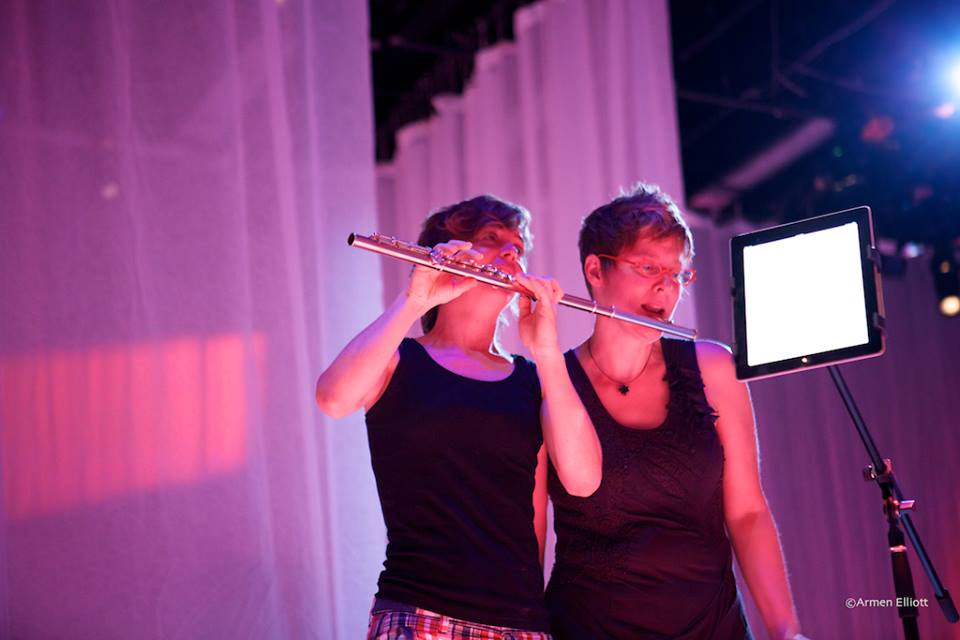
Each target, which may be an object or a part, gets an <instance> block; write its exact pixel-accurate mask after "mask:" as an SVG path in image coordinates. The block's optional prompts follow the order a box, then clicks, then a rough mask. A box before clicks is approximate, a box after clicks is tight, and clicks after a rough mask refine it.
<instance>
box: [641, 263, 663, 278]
mask: <svg viewBox="0 0 960 640" xmlns="http://www.w3.org/2000/svg"><path fill="white" fill-rule="evenodd" d="M640 272H641V273H642V274H643V275H645V276H657V275H660V267H659V266H658V265H655V264H642V265H640Z"/></svg>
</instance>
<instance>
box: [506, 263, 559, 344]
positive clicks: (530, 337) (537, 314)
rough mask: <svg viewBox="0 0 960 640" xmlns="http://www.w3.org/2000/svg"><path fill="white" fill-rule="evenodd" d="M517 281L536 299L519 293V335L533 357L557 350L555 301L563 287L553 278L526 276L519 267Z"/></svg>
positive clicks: (557, 299)
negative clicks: (534, 299)
mask: <svg viewBox="0 0 960 640" xmlns="http://www.w3.org/2000/svg"><path fill="white" fill-rule="evenodd" d="M515 278H516V282H517V284H519V285H520V286H521V287H523V288H524V289H526V290H527V291H529V292H530V293H532V294H533V295H534V296H535V297H536V299H537V300H536V302H534V301H533V300H531V299H530V298H529V297H527V296H525V295H521V296H520V302H519V304H520V327H519V328H520V339H521V340H522V341H523V344H524V345H525V346H526V347H527V349H529V350H530V354H531V355H532V356H533V358H534V360H536V359H538V357H539V356H541V355H548V356H550V355H556V354H559V353H560V346H559V340H558V337H557V303H558V302H559V301H560V298H562V297H563V289H561V288H560V285H559V283H557V281H556V280H551V279H549V278H538V277H536V276H529V275H527V274H525V273H523V272H522V271H518V272H517V274H516V276H515Z"/></svg>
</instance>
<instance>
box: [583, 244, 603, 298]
mask: <svg viewBox="0 0 960 640" xmlns="http://www.w3.org/2000/svg"><path fill="white" fill-rule="evenodd" d="M583 274H584V276H585V277H586V279H587V282H589V283H590V288H591V289H593V291H594V293H596V290H597V288H598V287H602V286H603V267H602V266H601V264H600V258H599V257H597V256H596V255H595V254H592V253H591V254H590V255H588V256H587V259H586V260H584V261H583ZM594 297H596V295H594Z"/></svg>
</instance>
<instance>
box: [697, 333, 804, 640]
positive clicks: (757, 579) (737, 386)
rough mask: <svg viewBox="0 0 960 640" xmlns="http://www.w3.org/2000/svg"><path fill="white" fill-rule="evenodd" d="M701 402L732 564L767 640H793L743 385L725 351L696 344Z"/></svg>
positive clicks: (793, 619) (793, 621) (792, 617)
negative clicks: (716, 442) (719, 475)
mask: <svg viewBox="0 0 960 640" xmlns="http://www.w3.org/2000/svg"><path fill="white" fill-rule="evenodd" d="M697 360H698V361H699V364H700V371H701V374H702V376H703V381H704V389H705V391H706V395H707V400H708V401H709V402H710V405H711V406H712V407H713V408H714V409H715V410H716V412H717V415H718V416H719V417H718V419H717V433H718V434H719V436H720V442H721V444H722V445H723V454H724V467H723V506H724V518H725V520H726V525H727V531H728V532H729V534H730V541H731V542H732V544H733V549H734V551H735V552H736V554H737V561H738V562H739V564H740V569H741V570H742V572H743V577H744V578H745V579H746V581H747V586H749V588H750V593H751V594H753V599H754V601H755V602H756V603H757V607H758V608H759V610H760V614H761V616H762V617H763V621H764V624H765V625H766V627H767V630H768V632H769V633H770V637H771V638H777V639H780V638H793V637H794V636H795V635H797V634H799V633H800V623H799V622H798V621H797V612H796V609H795V608H794V605H793V597H792V595H791V593H790V584H789V582H788V581H787V572H786V567H785V565H784V561H783V551H782V549H781V548H780V538H779V534H778V533H777V525H776V523H775V522H774V521H773V516H772V515H771V513H770V507H769V506H768V505H767V499H766V497H765V496H764V495H763V489H762V487H761V486H760V469H759V459H758V454H757V435H756V426H755V423H754V417H753V405H752V404H751V402H750V392H749V390H748V389H747V385H746V384H744V383H742V382H740V381H739V380H737V378H736V370H735V368H734V364H733V359H732V357H731V354H730V352H729V350H728V349H727V347H725V346H723V345H720V344H717V343H712V342H697Z"/></svg>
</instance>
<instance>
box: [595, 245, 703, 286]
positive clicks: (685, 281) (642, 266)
mask: <svg viewBox="0 0 960 640" xmlns="http://www.w3.org/2000/svg"><path fill="white" fill-rule="evenodd" d="M597 257H598V258H606V259H608V260H613V261H614V262H623V263H625V264H628V265H630V268H631V269H633V270H634V272H635V273H636V274H637V275H639V276H643V277H644V278H660V277H662V276H663V274H664V273H669V270H668V269H664V268H663V267H661V266H660V265H659V264H656V263H653V262H634V261H633V260H627V259H625V258H618V257H616V256H611V255H607V254H606V253H598V254H597ZM696 278H697V270H696V269H684V270H683V271H680V272H679V273H670V279H671V280H673V281H674V282H676V283H677V284H679V285H680V286H681V287H689V286H690V285H691V284H693V281H694V280H696Z"/></svg>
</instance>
